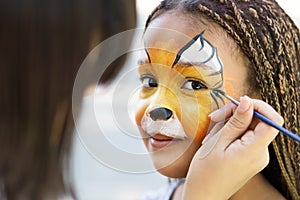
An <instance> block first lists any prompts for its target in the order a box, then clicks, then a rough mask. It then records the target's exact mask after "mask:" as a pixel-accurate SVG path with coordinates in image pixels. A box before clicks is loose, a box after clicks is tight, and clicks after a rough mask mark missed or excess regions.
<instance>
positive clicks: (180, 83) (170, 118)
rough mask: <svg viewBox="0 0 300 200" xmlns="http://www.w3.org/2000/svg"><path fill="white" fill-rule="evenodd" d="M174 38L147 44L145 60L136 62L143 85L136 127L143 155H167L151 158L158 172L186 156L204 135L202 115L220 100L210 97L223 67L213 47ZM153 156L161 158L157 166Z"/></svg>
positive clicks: (217, 86)
mask: <svg viewBox="0 0 300 200" xmlns="http://www.w3.org/2000/svg"><path fill="white" fill-rule="evenodd" d="M174 38H176V37H174ZM174 38H173V37H170V38H164V39H161V38H160V37H158V39H157V40H147V41H146V42H148V43H146V42H145V45H146V46H145V58H144V59H143V60H142V61H141V62H140V63H139V74H140V79H141V82H142V85H143V86H142V88H141V92H140V101H139V105H138V109H137V112H136V123H137V125H138V128H139V130H140V133H141V135H142V137H143V140H144V143H145V145H146V148H147V149H148V151H149V152H151V153H155V152H157V151H158V150H163V152H169V153H168V155H165V156H163V154H161V153H159V154H160V155H159V156H154V155H152V156H151V157H152V158H153V159H154V164H155V165H156V167H157V168H160V167H162V168H164V167H165V166H166V165H168V164H170V162H174V160H177V159H178V157H180V156H181V155H182V154H187V155H188V156H185V155H183V157H186V158H188V157H189V156H190V155H192V154H193V153H194V152H195V151H196V150H197V149H198V148H199V146H200V145H201V141H202V140H203V138H204V137H205V135H206V133H207V131H208V128H209V125H210V120H209V117H208V114H209V113H211V112H212V111H213V110H215V109H217V108H218V107H219V106H220V105H221V104H222V103H223V102H224V101H223V99H222V97H221V96H219V95H218V93H215V91H216V90H218V89H220V88H221V87H222V86H223V67H222V63H221V61H220V59H219V57H218V53H217V50H216V48H215V47H214V46H213V45H212V44H211V43H210V42H209V41H208V40H206V39H205V38H204V37H203V33H200V34H198V35H196V36H195V37H194V38H192V39H191V40H190V41H188V40H180V38H179V40H176V39H177V38H176V39H174ZM151 41H152V42H151ZM180 41H181V42H180ZM180 44H181V45H180ZM182 44H183V45H182ZM158 110H160V111H158ZM162 110H165V111H162ZM166 110H168V111H166ZM154 111H157V112H156V114H154V115H152V114H153V112H154ZM169 113H171V114H170V115H169ZM153 116H154V117H153ZM160 143H161V144H160ZM158 152H160V151H158ZM175 152H177V153H175ZM185 152H188V153H185ZM191 152H193V153H191ZM156 158H163V159H158V160H159V161H158V162H157V160H156ZM168 161H170V162H168ZM188 162H189V161H187V162H186V164H184V166H186V167H187V166H188ZM161 163H164V164H163V165H162V164H161ZM183 171H184V170H183Z"/></svg>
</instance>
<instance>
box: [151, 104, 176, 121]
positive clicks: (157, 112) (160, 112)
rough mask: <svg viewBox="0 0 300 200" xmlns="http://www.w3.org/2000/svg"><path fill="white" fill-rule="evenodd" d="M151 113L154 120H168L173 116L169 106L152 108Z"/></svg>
mask: <svg viewBox="0 0 300 200" xmlns="http://www.w3.org/2000/svg"><path fill="white" fill-rule="evenodd" d="M149 114H150V117H151V119H152V120H153V121H157V120H168V119H169V118H170V117H171V116H172V111H171V110H169V109H168V108H163V107H160V108H156V109H154V110H152V111H151V112H150V113H149Z"/></svg>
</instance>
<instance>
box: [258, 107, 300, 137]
mask: <svg viewBox="0 0 300 200" xmlns="http://www.w3.org/2000/svg"><path fill="white" fill-rule="evenodd" d="M253 115H254V116H255V117H257V118H258V119H260V120H261V121H263V122H265V123H266V124H269V125H270V126H272V127H274V128H276V129H277V130H279V131H281V132H282V133H284V134H285V135H287V136H289V137H291V138H293V139H294V140H296V141H298V142H300V137H299V136H298V135H296V134H295V133H293V132H291V131H289V130H287V129H285V128H283V127H282V126H279V125H278V124H276V123H275V122H273V121H272V120H270V119H269V118H267V117H265V116H264V115H262V114H260V113H259V112H257V111H254V112H253Z"/></svg>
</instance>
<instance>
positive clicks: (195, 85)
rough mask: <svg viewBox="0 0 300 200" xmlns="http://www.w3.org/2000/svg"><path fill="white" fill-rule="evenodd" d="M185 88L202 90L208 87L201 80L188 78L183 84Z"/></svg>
mask: <svg viewBox="0 0 300 200" xmlns="http://www.w3.org/2000/svg"><path fill="white" fill-rule="evenodd" d="M182 87H183V88H184V89H188V90H200V89H207V87H206V86H205V85H204V84H203V83H201V82H200V81H195V80H188V81H186V82H185V83H184V85H183V86H182Z"/></svg>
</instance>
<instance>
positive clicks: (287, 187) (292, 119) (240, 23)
mask: <svg viewBox="0 0 300 200" xmlns="http://www.w3.org/2000/svg"><path fill="white" fill-rule="evenodd" d="M172 9H184V10H186V11H189V12H191V13H192V14H195V15H198V16H200V17H206V18H207V19H210V20H212V21H214V22H215V23H217V24H219V25H220V26H221V27H222V28H223V29H224V30H225V31H226V32H227V33H228V34H229V35H230V36H231V37H232V39H233V40H234V41H235V42H236V43H237V44H238V46H240V48H241V50H242V51H243V53H244V54H245V55H246V56H247V57H248V59H249V61H250V63H251V64H250V66H249V67H251V68H253V69H254V71H255V76H256V81H257V84H258V86H259V89H260V95H261V97H262V99H263V100H264V101H266V102H267V103H269V104H270V105H271V106H272V107H273V108H275V109H276V110H277V112H279V113H280V114H281V115H282V116H283V118H284V120H285V124H284V126H285V127H286V128H287V129H289V130H291V131H293V132H294V133H296V134H298V135H300V103H299V102H300V69H299V68H300V57H299V55H300V34H299V29H298V28H297V26H296V25H295V23H294V22H293V21H292V20H291V19H290V18H289V17H288V16H287V15H286V13H285V11H284V10H283V9H282V8H281V7H280V6H279V5H278V3H277V2H276V1H275V0H255V1H249V0H241V1H239V0H219V1H205V0H182V1H179V0H164V1H162V2H161V4H160V5H159V6H158V7H157V8H156V9H155V10H154V11H153V12H152V13H151V15H150V16H149V18H148V20H147V22H146V28H147V27H148V25H149V23H150V22H151V21H152V20H153V19H154V18H155V17H157V16H159V15H160V14H162V13H163V12H164V11H167V10H172ZM270 155H271V156H270V163H269V165H268V166H267V167H266V168H265V170H264V171H263V173H264V174H265V176H266V178H268V179H269V181H270V182H271V183H272V184H273V185H274V186H275V187H276V188H277V189H278V190H279V191H280V192H281V193H283V195H285V196H286V197H287V198H291V199H300V183H299V181H300V145H299V144H298V143H296V142H294V141H293V140H291V139H290V138H288V137H286V136H285V135H283V134H279V135H278V136H277V138H276V139H275V140H274V141H273V142H272V146H271V147H270Z"/></svg>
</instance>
